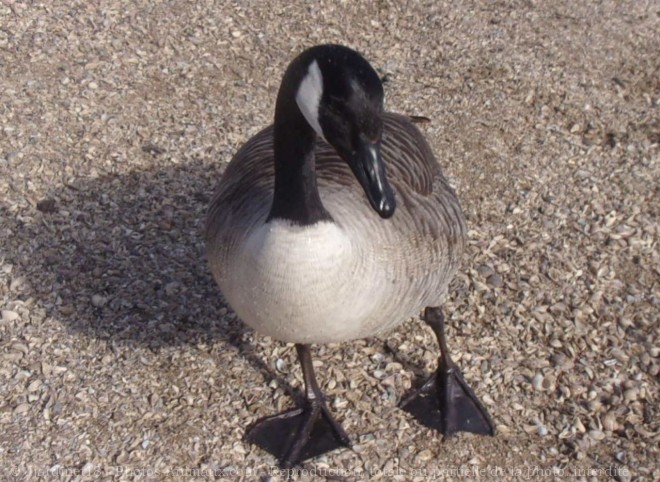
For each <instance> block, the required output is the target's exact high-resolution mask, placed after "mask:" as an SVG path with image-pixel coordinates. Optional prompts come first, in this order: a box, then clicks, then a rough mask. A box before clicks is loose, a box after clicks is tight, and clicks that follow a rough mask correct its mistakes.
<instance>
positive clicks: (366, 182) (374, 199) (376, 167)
mask: <svg viewBox="0 0 660 482" xmlns="http://www.w3.org/2000/svg"><path fill="white" fill-rule="evenodd" d="M350 165H351V168H352V169H353V173H354V174H355V176H356V177H357V179H358V181H359V182H360V185H361V186H362V189H364V192H365V193H366V195H367V198H368V199H369V203H370V204H371V207H372V208H374V210H375V211H376V212H377V213H378V215H379V216H380V217H381V218H384V219H387V218H389V217H391V216H392V215H393V214H394V210H395V209H396V200H395V198H394V191H393V190H392V187H391V186H390V184H389V182H388V181H387V174H386V173H385V164H383V159H382V158H381V157H380V143H379V142H375V143H372V142H370V141H369V140H367V139H366V138H364V139H360V144H359V147H358V149H357V151H355V153H354V158H353V159H351V162H350Z"/></svg>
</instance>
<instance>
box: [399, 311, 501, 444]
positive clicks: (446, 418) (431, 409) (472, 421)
mask: <svg viewBox="0 0 660 482" xmlns="http://www.w3.org/2000/svg"><path fill="white" fill-rule="evenodd" d="M424 321H426V322H427V323H428V324H429V325H430V326H431V328H432V329H433V331H434V332H435V334H436V336H437V338H438V343H439V344H440V350H441V356H440V358H439V359H438V370H437V371H436V373H435V374H434V375H433V376H431V377H430V378H429V379H427V380H426V382H424V383H423V384H422V385H421V386H420V387H419V388H417V389H416V390H414V391H413V392H412V393H411V394H410V395H408V396H407V397H406V398H405V399H404V400H402V401H401V403H400V404H399V406H400V407H401V408H403V409H404V410H406V411H407V412H409V413H410V414H412V415H413V416H414V417H415V418H417V419H418V420H419V421H420V423H422V424H423V425H426V426H427V427H430V428H433V429H436V430H438V431H439V432H440V433H442V434H443V435H445V436H447V437H448V436H451V435H453V434H455V433H456V432H472V433H476V434H481V435H495V427H494V425H493V422H492V421H491V419H490V416H489V415H488V412H487V411H486V408H485V407H484V406H483V405H482V403H481V402H480V401H479V399H478V398H477V396H476V395H475V393H474V392H473V391H472V389H471V388H470V386H469V385H468V384H467V382H466V381H465V378H463V374H462V373H461V372H460V370H459V369H458V367H457V366H456V365H455V364H454V362H453V361H452V360H451V358H450V356H449V352H448V350H447V344H446V341H445V336H444V316H443V315H442V311H440V310H439V309H438V308H427V309H426V311H425V312H424Z"/></svg>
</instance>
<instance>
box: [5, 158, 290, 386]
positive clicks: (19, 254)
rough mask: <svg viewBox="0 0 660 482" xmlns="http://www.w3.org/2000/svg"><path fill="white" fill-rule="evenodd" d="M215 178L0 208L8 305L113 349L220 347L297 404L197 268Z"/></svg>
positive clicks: (109, 185)
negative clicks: (33, 308) (24, 304)
mask: <svg viewBox="0 0 660 482" xmlns="http://www.w3.org/2000/svg"><path fill="white" fill-rule="evenodd" d="M218 179H219V173H218V169H217V168H212V167H209V166H208V165H205V164H204V163H202V162H199V161H192V162H188V163H186V164H177V165H172V166H169V167H165V168H161V169H157V170H134V171H131V172H129V173H122V174H110V175H104V176H101V177H98V178H86V179H79V180H77V181H75V183H73V184H66V185H59V186H56V187H53V188H52V189H51V190H50V191H49V192H48V193H47V194H46V195H44V197H43V198H42V199H39V200H37V201H38V202H37V203H36V206H34V207H33V208H32V210H31V212H30V214H29V215H28V216H25V215H16V214H15V213H12V212H10V210H9V208H7V207H3V206H2V205H1V204H0V221H2V223H3V225H4V226H6V227H7V228H8V231H9V232H11V233H12V236H11V240H9V242H8V243H7V244H6V246H7V248H8V249H7V252H6V253H5V260H6V261H7V262H9V263H10V264H12V265H13V270H14V273H16V274H17V275H19V276H20V279H21V280H22V282H20V283H19V282H17V283H14V284H15V285H16V287H15V288H16V290H18V291H19V293H18V297H20V298H22V299H24V300H25V299H29V298H32V299H34V300H36V303H37V306H39V307H40V308H41V309H42V311H43V312H44V316H43V319H42V320H41V322H53V320H56V321H57V322H60V323H63V324H64V325H66V326H67V328H68V329H69V330H71V331H72V332H74V333H76V334H82V335H84V336H88V337H93V338H96V339H103V340H109V341H112V342H113V343H127V344H134V343H138V344H142V345H145V346H147V347H149V348H150V349H151V350H154V351H157V350H159V349H160V348H162V347H165V346H172V345H175V346H176V345H183V344H197V343H200V342H209V343H213V342H218V341H220V342H224V343H226V344H227V345H228V347H229V348H231V347H233V348H235V349H236V351H237V353H238V355H239V356H242V357H244V358H245V359H247V360H248V361H249V363H250V364H251V365H252V366H253V367H254V368H255V369H256V370H257V371H258V372H259V373H260V374H261V376H262V377H263V378H264V380H265V382H266V383H269V382H271V381H272V380H277V381H278V384H279V386H281V387H283V388H284V389H285V391H287V392H288V394H289V395H291V396H292V397H293V398H294V399H297V396H298V395H297V394H296V392H295V391H294V390H293V389H292V388H291V387H290V385H289V384H288V383H287V382H286V381H285V380H284V379H283V378H282V377H280V376H278V375H277V374H276V372H275V371H274V370H273V369H271V368H270V367H269V366H268V365H267V364H266V363H264V361H263V360H262V359H261V358H260V357H259V355H258V353H257V352H256V350H255V348H254V345H253V344H252V343H249V341H248V340H247V339H248V338H250V333H251V330H250V329H248V328H247V327H246V326H245V325H244V324H243V323H242V322H241V321H240V320H239V319H237V317H236V316H235V314H234V313H233V312H232V311H231V309H230V308H229V307H228V306H227V304H226V302H224V300H223V298H222V295H221V293H220V291H219V290H218V288H217V286H216V284H215V282H214V281H213V278H212V276H211V274H210V272H209V271H208V269H207V263H206V259H205V254H204V240H203V229H204V219H205V213H206V208H207V205H208V202H209V199H210V197H211V196H212V193H213V190H214V188H215V184H216V183H217V181H218Z"/></svg>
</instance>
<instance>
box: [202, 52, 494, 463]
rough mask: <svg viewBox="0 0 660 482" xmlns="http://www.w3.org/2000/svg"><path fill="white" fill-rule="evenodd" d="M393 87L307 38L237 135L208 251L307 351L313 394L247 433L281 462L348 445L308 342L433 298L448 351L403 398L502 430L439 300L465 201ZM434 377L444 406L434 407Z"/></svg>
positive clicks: (258, 312)
mask: <svg viewBox="0 0 660 482" xmlns="http://www.w3.org/2000/svg"><path fill="white" fill-rule="evenodd" d="M383 97H384V95H383V88H382V84H381V82H380V79H379V77H378V75H377V74H376V72H375V71H374V70H373V68H372V67H371V66H370V65H369V63H368V62H367V61H366V60H365V59H364V58H363V57H362V56H360V54H358V53H357V52H355V51H353V50H351V49H348V48H346V47H341V46H337V45H320V46H317V47H312V48H310V49H308V50H306V51H304V52H303V53H301V54H300V55H299V56H298V57H296V58H295V59H294V60H293V61H292V62H291V64H290V65H289V67H288V68H287V71H286V72H285V74H284V77H283V80H282V83H281V85H280V90H279V93H278V96H277V103H276V107H275V121H274V123H273V125H272V126H270V127H267V128H266V129H264V130H262V131H261V132H259V133H258V134H257V135H255V136H254V137H252V138H251V139H250V140H248V141H247V143H245V145H243V147H241V148H240V149H239V151H238V152H237V153H236V155H235V156H234V158H233V159H232V161H231V162H230V163H229V165H228V166H227V168H226V170H225V172H224V174H223V176H222V179H221V181H220V184H219V186H218V189H217V191H216V193H215V195H214V197H213V199H212V201H211V204H210V207H209V211H208V216H207V223H206V247H207V256H208V260H209V264H210V267H211V271H212V273H213V276H214V278H215V280H216V281H217V283H218V285H219V286H220V289H221V290H222V292H223V294H224V296H225V299H226V300H227V302H228V303H229V305H230V306H231V307H232V308H233V309H234V311H235V312H236V313H237V314H238V316H239V317H240V318H241V319H242V320H243V321H244V322H245V323H246V324H248V325H249V326H251V327H252V328H254V329H255V330H257V331H258V332H259V333H261V334H264V335H269V336H271V337H273V338H275V339H277V340H282V341H285V342H293V343H295V344H296V350H297V352H298V358H299V359H300V362H301V365H302V369H303V378H304V381H305V403H304V404H303V405H302V406H301V407H300V408H295V409H292V410H288V411H286V412H283V413H281V414H277V415H273V416H271V417H266V418H264V419H260V420H258V421H256V422H255V423H254V424H253V425H252V426H251V427H250V428H249V429H248V431H247V433H246V437H247V439H248V440H249V441H251V442H254V443H256V444H258V445H260V446H261V447H263V448H265V449H266V450H268V451H269V452H271V453H273V454H274V455H277V456H278V457H280V463H281V465H282V466H283V467H291V466H292V465H294V464H296V463H298V462H300V461H301V460H303V459H305V458H309V457H312V456H314V455H318V454H320V453H323V452H325V451H329V450H332V449H333V448H336V447H340V446H346V445H349V438H348V435H347V434H346V433H345V432H344V430H343V429H342V428H341V425H340V424H338V423H337V422H336V421H335V420H334V418H333V416H332V414H331V413H330V411H329V409H328V407H327V406H326V404H325V401H324V396H323V392H322V391H321V389H320V388H319V386H318V384H317V382H316V377H315V375H314V368H313V364H312V358H311V352H310V348H309V346H310V344H313V343H331V342H340V341H345V340H351V339H355V338H363V337H367V336H372V335H376V334H379V333H383V332H385V331H386V330H389V329H391V328H393V327H395V326H396V325H398V324H399V323H401V322H402V321H404V320H406V319H407V318H410V317H412V316H416V315H418V314H419V313H420V311H422V310H424V315H423V319H424V321H425V322H426V323H427V324H428V325H429V326H430V327H431V328H432V329H433V331H434V332H435V334H436V337H437V339H438V342H439V345H440V349H441V356H440V358H439V368H438V372H437V373H436V375H434V376H433V377H432V378H431V379H429V381H428V382H426V383H424V384H423V385H422V388H421V389H420V390H419V391H418V392H417V393H415V394H413V395H412V396H410V397H408V398H407V399H406V406H410V407H412V406H415V404H416V403H417V401H419V400H421V401H422V405H421V406H422V409H421V411H420V412H419V413H424V414H426V415H425V417H424V418H423V420H433V421H434V422H433V423H434V425H433V427H434V428H437V429H438V430H440V431H441V432H442V433H443V434H446V435H451V434H452V433H454V432H457V431H471V432H475V433H483V434H492V433H493V431H494V429H493V425H492V423H491V422H490V419H489V417H488V414H487V412H486V411H485V409H484V408H483V406H482V405H481V403H480V402H479V400H478V399H477V398H476V396H475V395H474V393H473V392H472V390H471V389H470V388H469V386H468V385H467V384H466V382H465V380H464V379H463V377H462V375H461V373H460V371H459V370H458V368H457V367H456V365H455V364H454V363H453V362H452V361H451V358H450V357H449V353H448V349H447V345H446V341H445V336H444V317H443V315H442V311H441V310H440V308H438V306H439V305H440V303H441V302H442V300H443V298H444V296H445V295H446V293H447V287H448V285H449V282H450V281H451V279H452V277H453V276H454V274H455V272H456V269H457V268H458V265H459V260H460V257H461V254H462V252H463V248H464V243H465V221H464V218H463V213H462V211H461V208H460V205H459V203H458V200H457V198H456V195H455V193H454V191H453V189H452V188H451V187H450V186H449V184H448V183H447V180H446V179H445V178H444V176H443V174H442V171H441V169H440V166H439V165H438V163H437V162H436V160H435V158H434V156H433V153H432V152H431V149H430V147H429V145H428V143H427V142H426V140H425V139H424V137H423V136H422V134H421V133H420V132H419V130H418V129H417V128H416V127H415V126H414V125H413V124H412V123H411V122H410V120H409V119H408V118H407V117H404V116H401V115H397V114H392V113H386V112H384V109H383ZM436 385H437V390H436V395H435V396H436V397H439V400H438V401H437V402H436V405H437V407H436V410H438V409H439V410H440V415H435V416H434V417H430V418H429V417H428V414H429V410H431V409H430V408H429V404H428V401H426V402H425V401H424V400H427V398H428V397H427V396H426V393H427V392H429V391H431V389H432V388H433V387H436ZM438 394H442V395H441V396H440V395H438ZM425 423H426V422H425Z"/></svg>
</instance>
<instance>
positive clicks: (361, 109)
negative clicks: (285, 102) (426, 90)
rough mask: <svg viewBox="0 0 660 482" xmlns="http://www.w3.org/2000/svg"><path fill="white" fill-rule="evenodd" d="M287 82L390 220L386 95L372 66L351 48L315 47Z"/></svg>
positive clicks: (303, 109)
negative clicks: (384, 141)
mask: <svg viewBox="0 0 660 482" xmlns="http://www.w3.org/2000/svg"><path fill="white" fill-rule="evenodd" d="M287 76H289V79H287ZM287 80H289V81H292V82H293V84H294V85H296V88H295V91H294V92H292V94H293V97H294V98H295V104H296V106H297V107H298V109H299V111H300V113H301V114H302V116H303V117H304V119H305V120H306V121H307V124H308V125H309V126H310V127H311V128H312V129H313V131H314V132H315V133H316V135H317V136H319V137H321V138H323V139H324V140H325V141H326V142H327V143H328V144H330V145H331V146H332V147H334V149H335V150H336V152H337V154H338V155H339V157H341V159H343V160H344V161H345V162H346V163H347V164H348V165H349V166H350V168H351V170H352V172H353V174H354V175H355V177H356V178H357V180H358V182H359V183H360V185H361V186H362V188H363V190H364V192H365V194H366V196H367V199H368V200H369V203H370V205H371V207H372V208H373V209H374V210H375V211H376V212H377V213H378V214H379V215H380V216H381V217H382V218H389V217H391V216H392V215H393V214H394V210H395V207H396V201H395V197H394V191H393V190H392V188H391V186H390V184H389V182H388V180H387V174H386V170H385V164H384V163H383V159H382V157H381V153H380V143H381V139H382V133H383V112H384V109H383V100H384V93H383V85H382V83H381V81H380V78H379V77H378V74H377V73H376V71H375V70H374V69H373V67H371V65H370V64H369V62H368V61H367V60H365V59H364V57H362V56H361V55H360V54H359V53H357V52H355V51H354V50H352V49H349V48H347V47H343V46H340V45H319V46H316V47H312V48H310V49H308V50H306V51H304V52H303V53H302V54H300V55H299V56H298V57H297V58H296V59H295V60H294V61H293V62H292V63H291V66H290V67H289V69H288V71H287V74H285V79H284V82H283V84H284V83H286V82H287Z"/></svg>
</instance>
